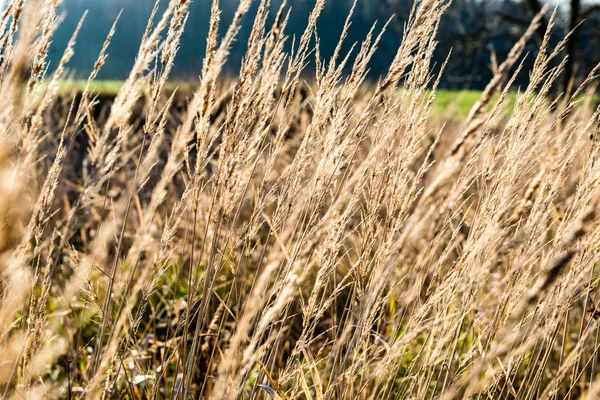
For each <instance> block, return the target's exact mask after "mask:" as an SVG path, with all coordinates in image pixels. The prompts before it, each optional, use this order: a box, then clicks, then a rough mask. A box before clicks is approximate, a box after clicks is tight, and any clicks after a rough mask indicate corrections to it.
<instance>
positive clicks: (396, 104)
mask: <svg viewBox="0 0 600 400" xmlns="http://www.w3.org/2000/svg"><path fill="white" fill-rule="evenodd" d="M189 4H190V2H189V0H171V1H169V2H168V6H167V7H166V9H165V11H164V13H162V14H161V13H159V12H158V10H159V7H158V3H157V7H156V8H155V11H154V13H153V14H152V16H151V18H150V21H149V22H148V27H147V29H146V33H145V34H144V37H143V39H142V42H141V43H140V50H139V54H138V55H137V57H136V61H135V64H134V65H133V67H132V69H131V71H130V75H129V77H128V78H127V79H126V80H125V81H123V82H122V83H121V82H119V83H118V84H113V83H111V84H107V85H106V86H104V87H102V83H95V82H96V81H95V79H96V76H97V74H98V72H99V71H100V70H101V68H102V67H103V66H104V64H105V63H106V62H110V60H109V59H108V50H109V44H110V42H111V39H112V36H113V34H114V31H115V29H117V26H118V25H117V23H116V24H115V26H113V28H112V29H111V31H110V32H107V39H106V42H105V45H104V47H103V49H102V50H101V52H100V54H99V56H98V61H97V62H96V64H95V68H94V71H93V72H92V73H91V75H90V76H89V78H88V79H87V80H86V81H84V82H83V81H82V82H71V83H69V82H67V81H65V79H66V78H65V75H66V70H67V66H68V63H69V60H70V58H71V57H72V54H73V47H74V44H75V42H76V41H77V40H81V38H78V37H77V32H78V30H77V31H76V32H74V35H73V39H72V40H71V42H70V44H69V47H68V48H67V50H66V51H65V54H64V56H63V58H62V60H61V62H60V64H59V65H58V67H57V68H56V69H55V70H54V71H53V72H48V71H47V68H46V61H45V60H46V56H47V49H48V45H49V43H50V41H51V38H52V32H54V28H55V24H56V23H57V22H58V17H57V15H56V7H57V6H58V2H57V1H54V0H37V1H36V0H30V1H29V2H27V3H25V2H23V1H13V2H11V3H10V5H9V7H8V9H7V10H6V12H5V13H4V14H3V16H2V19H1V23H2V24H3V26H4V27H5V29H3V32H4V34H3V35H4V36H2V41H1V42H2V43H3V45H2V47H1V51H2V59H3V62H2V63H1V64H0V99H1V101H2V104H3V105H4V107H3V108H2V110H0V127H1V129H0V142H1V144H2V146H0V190H1V191H0V193H2V195H1V196H0V227H1V229H0V256H1V257H0V258H1V263H0V296H1V297H0V389H1V390H2V392H3V394H4V396H5V397H7V398H22V397H25V398H87V399H97V398H103V399H110V398H130V399H142V398H170V399H187V398H190V397H192V398H207V399H237V398H243V399H246V398H248V399H255V398H261V399H296V398H299V399H317V400H321V399H355V398H364V399H381V398H433V397H435V398H442V399H453V398H494V399H495V398H498V399H504V398H510V399H513V398H514V399H532V398H540V399H548V398H556V397H561V398H562V397H566V396H577V397H579V396H586V395H587V396H589V397H590V398H595V397H597V396H598V393H600V376H599V374H598V371H597V361H598V357H597V349H598V344H597V338H598V334H599V330H598V326H597V318H598V309H597V307H598V299H597V287H598V268H597V263H598V248H600V246H598V241H599V240H600V224H599V222H600V221H599V218H598V215H597V213H598V206H599V201H600V169H599V168H600V166H599V163H598V162H597V158H598V155H599V152H600V146H599V145H598V143H599V142H598V138H597V136H598V135H597V131H598V117H599V115H600V111H599V110H598V109H597V108H594V106H593V101H592V95H591V91H590V89H589V88H593V87H595V81H596V78H597V71H593V72H592V73H591V74H590V76H589V78H588V79H586V80H585V81H584V82H583V83H582V85H581V86H580V87H578V88H577V89H576V90H575V91H574V93H573V95H572V96H570V97H564V98H562V99H561V100H560V101H557V102H553V101H551V96H550V95H551V93H552V88H553V86H554V85H555V82H556V79H557V78H558V77H559V76H560V74H561V72H562V68H563V66H564V63H563V62H561V60H559V59H558V58H559V55H560V54H561V49H562V46H563V44H562V43H561V44H560V45H559V46H558V47H557V48H555V49H552V48H548V44H547V40H546V41H544V42H543V43H542V47H541V49H540V52H539V55H538V56H537V59H536V60H535V63H534V67H533V69H532V70H531V71H530V76H531V82H530V84H529V86H528V87H526V88H521V90H520V91H512V90H511V89H512V83H513V78H514V76H515V75H512V74H513V73H514V74H516V73H518V70H519V66H518V62H519V60H520V58H521V56H522V52H523V50H524V48H525V44H526V43H527V41H528V40H529V39H530V38H531V37H532V35H533V34H534V33H535V32H536V30H537V29H538V27H539V26H540V23H541V19H542V14H540V15H538V16H536V18H535V19H534V20H533V21H532V23H531V25H530V27H529V28H528V29H527V30H526V31H525V33H524V35H523V38H522V39H521V40H520V41H519V42H517V43H515V45H514V47H513V49H512V50H511V52H510V53H509V55H508V57H507V58H506V60H504V61H503V62H502V64H500V65H499V66H498V67H497V68H496V72H495V75H494V78H493V79H492V80H491V81H490V83H489V85H488V86H487V88H486V89H485V90H484V91H483V92H481V93H474V92H467V93H465V94H464V98H462V99H461V100H460V101H459V106H458V109H459V112H456V113H454V114H455V115H453V116H448V118H449V119H450V118H458V119H459V121H458V122H453V123H452V124H448V125H447V126H445V127H443V128H441V129H440V123H439V119H440V116H439V115H440V114H441V115H443V116H446V114H445V113H446V110H440V111H437V109H436V107H440V108H448V109H450V108H451V107H452V106H450V105H448V103H449V102H450V100H448V97H449V95H448V94H447V93H446V92H441V91H438V90H437V82H438V76H436V75H434V74H433V73H432V72H431V70H430V65H431V57H432V54H433V49H434V48H435V45H436V39H435V33H436V29H437V26H438V24H439V19H440V17H441V15H442V14H443V12H444V11H445V9H446V7H447V5H448V4H447V2H446V1H444V0H424V1H421V2H419V3H418V4H417V6H416V7H415V8H414V10H413V13H412V16H411V18H410V19H409V21H408V23H407V25H406V29H405V33H404V36H403V40H402V43H401V45H400V47H399V48H398V50H397V54H396V56H395V58H394V60H393V63H392V64H391V65H390V67H389V71H388V73H387V74H386V75H385V76H383V77H381V79H380V80H379V83H378V84H376V85H372V84H369V83H368V82H366V77H367V74H368V66H369V62H370V61H371V58H372V56H373V55H374V53H375V51H376V48H377V46H378V44H379V40H380V38H381V31H382V30H383V29H385V28H386V26H383V27H378V26H375V27H374V28H373V30H372V32H371V34H369V35H368V36H367V37H366V38H365V40H364V42H362V43H359V44H357V45H356V46H355V49H354V51H352V52H351V53H350V54H344V53H343V52H342V50H341V49H342V46H341V43H342V42H343V41H344V40H345V39H346V34H347V30H348V28H349V26H350V20H351V17H349V18H348V22H347V24H346V25H345V27H344V29H343V31H342V32H340V39H339V40H340V46H338V48H337V50H336V52H335V54H334V56H333V58H331V59H328V60H325V59H323V58H322V57H321V56H320V52H319V46H318V44H319V42H318V40H316V38H318V35H317V31H316V24H317V21H318V20H319V17H320V13H321V10H322V9H323V0H317V1H316V5H315V8H314V10H313V12H312V13H311V15H310V17H309V20H308V21H307V28H306V31H305V32H304V34H303V35H302V36H301V37H298V38H296V39H295V40H294V41H293V51H291V52H287V50H286V49H288V42H289V41H290V39H289V38H288V37H287V36H286V34H285V32H286V25H287V24H288V22H289V20H290V18H293V14H291V13H290V11H289V7H288V6H287V5H286V4H285V3H284V4H283V5H282V6H281V7H280V8H279V9H278V10H277V11H276V14H275V18H274V20H272V21H271V19H270V18H268V17H269V13H270V4H269V2H268V1H267V0H261V1H259V4H258V7H257V14H256V16H255V17H254V22H253V28H252V31H251V34H250V35H249V39H248V43H247V50H246V54H245V57H244V59H243V62H242V64H241V67H240V70H239V76H238V77H237V79H235V80H233V81H231V80H227V79H224V78H222V74H223V71H222V70H223V66H224V64H225V62H226V60H227V57H228V55H229V49H230V47H231V44H232V43H233V42H234V41H235V40H236V38H237V34H238V32H239V27H240V22H241V21H242V19H244V18H248V16H247V15H246V14H247V13H248V11H249V9H250V6H251V1H250V0H242V1H241V2H240V3H239V6H238V9H237V11H236V13H235V14H234V16H233V19H232V20H231V21H221V18H220V15H221V14H220V11H219V3H218V1H217V0H215V1H214V2H213V4H212V9H211V21H210V29H209V32H208V37H207V47H206V56H205V60H204V64H203V67H202V71H199V73H200V78H199V81H198V82H194V83H192V84H191V85H190V88H189V92H190V95H189V99H188V101H187V102H186V104H185V105H184V106H181V105H180V104H179V105H177V104H176V103H178V102H179V101H180V100H179V99H176V92H175V91H173V90H172V89H171V87H170V84H169V83H168V82H169V75H170V72H171V69H172V66H173V63H174V60H175V56H176V54H177V51H178V49H179V40H180V38H181V35H182V34H183V31H184V29H185V26H186V22H187V20H188V6H189ZM544 11H545V10H544ZM553 18H554V16H550V19H549V21H550V23H549V24H548V26H549V28H548V29H552V26H553V20H554V19H553ZM83 23H85V22H84V21H83V20H82V24H83ZM221 24H226V25H227V26H228V29H227V30H226V32H225V34H224V35H223V36H222V37H217V32H218V31H219V26H220V25H221ZM80 26H81V25H80ZM547 37H549V33H548V34H547ZM309 60H313V61H314V63H315V65H316V69H315V74H314V75H315V76H314V79H313V80H312V81H313V82H314V83H313V84H311V85H306V84H304V83H302V81H301V77H302V76H303V74H304V73H305V68H306V66H307V63H308V62H309ZM515 70H516V71H515ZM344 71H349V73H344ZM442 72H443V68H442ZM69 85H71V86H69ZM103 91H112V92H113V100H112V101H111V102H110V103H106V102H102V101H101V96H100V95H99V94H100V93H99V92H103ZM73 92H77V93H76V95H75V96H73V97H72V98H71V97H70V96H69V93H73ZM436 99H437V100H436ZM436 101H438V103H435V102H436ZM140 104H141V106H140ZM435 104H438V105H437V106H436V105H435ZM440 104H441V105H440ZM467 105H468V106H467ZM507 108H509V109H510V110H511V111H510V112H506V109H507ZM467 109H468V110H467ZM443 118H444V117H442V119H443Z"/></svg>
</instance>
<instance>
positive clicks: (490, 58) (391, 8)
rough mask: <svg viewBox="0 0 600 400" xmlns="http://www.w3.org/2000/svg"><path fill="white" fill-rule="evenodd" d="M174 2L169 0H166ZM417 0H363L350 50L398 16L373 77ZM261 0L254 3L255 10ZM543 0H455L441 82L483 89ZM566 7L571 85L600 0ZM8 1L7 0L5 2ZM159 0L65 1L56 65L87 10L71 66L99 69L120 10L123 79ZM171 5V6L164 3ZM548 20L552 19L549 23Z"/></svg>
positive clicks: (184, 68) (592, 39)
mask: <svg viewBox="0 0 600 400" xmlns="http://www.w3.org/2000/svg"><path fill="white" fill-rule="evenodd" d="M0 2H2V0H0ZM162 2H163V3H166V2H167V0H163V1H162ZM220 3H221V8H222V9H223V13H222V19H221V21H222V23H221V25H222V26H221V29H222V31H223V30H224V29H226V27H227V25H228V21H230V20H231V17H232V14H233V12H234V10H235V8H236V6H237V4H238V1H236V0H221V2H220ZM413 3H414V0H358V3H357V8H356V11H355V14H354V17H353V24H352V27H351V29H350V32H349V37H348V39H347V40H346V49H349V46H350V45H351V44H352V43H353V42H360V41H362V39H363V38H364V37H365V35H366V34H367V32H368V30H369V29H370V27H371V26H372V24H373V23H375V22H376V21H379V22H377V24H378V27H379V28H380V27H381V26H382V25H383V22H385V21H386V20H387V19H388V18H390V16H392V15H394V19H393V20H392V23H391V25H390V27H389V28H388V31H387V33H386V35H385V36H384V39H383V42H382V43H381V45H380V46H379V50H378V52H377V55H376V56H375V58H374V59H373V61H372V63H371V66H370V71H371V72H370V78H371V79H372V80H376V79H377V78H378V77H379V76H380V75H381V74H383V73H385V71H386V69H387V67H388V66H389V63H390V61H391V59H392V58H393V56H394V54H395V51H396V49H397V46H398V43H399V41H400V38H401V35H402V29H403V26H404V23H405V21H406V20H407V18H408V16H409V14H410V10H411V8H412V7H413ZM210 4H211V0H194V1H193V2H192V5H191V14H190V18H189V21H188V25H187V28H186V31H185V33H184V36H183V41H182V43H181V50H180V52H179V56H178V59H177V60H176V66H175V69H174V73H173V77H174V78H175V79H177V80H194V79H196V78H197V76H198V74H199V71H200V70H201V64H202V58H203V55H204V54H203V53H204V47H205V36H206V33H207V30H208V20H209V13H210ZM257 4H258V1H254V5H253V10H255V9H256V7H257ZM280 4H281V0H273V1H272V5H271V10H272V16H271V18H274V14H275V13H276V12H277V9H278V7H279V5H280ZM351 4H352V2H351V1H350V0H329V1H328V2H327V6H326V8H325V10H324V12H323V14H322V16H321V19H320V22H319V25H318V30H319V35H320V37H321V54H322V56H323V57H328V56H329V55H330V54H331V53H332V51H333V49H334V47H335V45H336V43H337V41H338V38H339V34H340V31H341V28H342V26H343V24H344V21H345V19H346V16H347V14H348V12H349V10H350V8H351ZM543 4H544V1H543V0H454V1H453V2H452V5H451V6H450V8H449V10H448V11H447V12H446V15H445V16H444V18H443V20H442V23H441V26H440V28H439V36H438V40H439V42H440V44H439V46H438V48H437V50H436V55H435V60H436V64H437V66H439V65H440V64H441V63H442V62H443V61H444V60H445V58H446V56H447V55H448V53H449V52H450V51H451V50H452V57H451V59H450V60H451V61H450V64H449V66H448V68H447V70H446V72H445V73H444V76H443V79H442V82H441V86H442V87H443V88H448V89H481V88H483V87H484V86H485V84H486V83H487V82H489V80H490V78H491V75H492V70H493V65H494V59H497V60H499V62H501V61H502V60H503V58H504V57H505V56H506V54H507V53H508V51H509V50H510V48H511V46H512V45H513V44H514V42H515V41H516V40H518V38H519V37H520V36H521V34H522V33H523V31H524V30H525V29H526V28H527V25H528V24H529V22H530V20H531V18H532V17H533V15H535V13H537V12H538V11H539V10H540V9H541V8H542V6H543ZM552 4H554V5H558V7H559V18H558V24H557V27H556V28H555V30H554V33H553V36H552V45H553V46H554V45H556V43H558V41H560V40H561V39H562V38H563V37H564V35H565V32H568V31H570V30H572V29H574V28H575V27H577V29H576V30H575V31H574V34H573V35H572V37H571V40H570V41H569V42H568V44H567V48H566V51H565V54H568V55H569V62H568V63H567V66H566V71H565V74H564V76H563V78H562V79H561V82H562V84H563V85H566V83H567V82H569V80H570V78H574V79H575V80H576V81H580V80H581V79H583V78H584V77H585V75H586V74H587V73H589V71H590V70H591V69H592V68H593V67H594V66H595V65H596V63H598V62H599V61H600V2H598V1H591V0H590V1H584V0H555V1H554V3H552ZM5 5H6V0H4V6H5ZM153 5H154V0H63V5H62V14H63V15H64V21H63V22H62V24H61V25H60V28H59V30H58V32H57V34H56V36H55V39H54V43H53V46H52V49H51V60H52V64H56V63H57V60H58V59H59V58H60V56H61V54H62V51H63V49H64V48H65V45H66V43H67V41H68V40H69V38H70V36H71V34H72V32H73V30H74V29H75V26H76V24H77V23H78V21H79V19H80V18H81V16H82V15H83V13H84V11H85V10H89V15H88V18H87V20H86V21H85V25H84V27H83V30H82V33H81V35H80V39H79V40H78V43H77V46H76V55H75V58H74V60H73V61H72V62H71V64H70V68H71V71H72V74H73V76H74V77H84V76H85V75H86V74H87V73H89V71H90V70H91V68H92V66H93V65H94V61H95V60H96V57H97V55H98V53H99V51H100V48H101V46H102V43H103V42H104V39H105V37H106V35H107V33H108V31H109V29H110V27H111V25H112V23H113V21H114V20H115V18H116V17H117V15H118V14H119V12H120V11H121V10H123V15H122V18H121V20H120V21H119V24H118V26H117V33H116V35H115V38H114V39H113V41H112V45H111V47H110V50H109V53H110V55H109V60H108V63H107V65H106V66H105V67H104V69H103V70H102V72H101V75H100V77H99V78H100V79H114V80H118V79H123V78H124V77H126V76H127V73H128V71H129V69H130V67H131V65H132V64H133V60H134V57H135V55H136V54H137V51H138V47H139V43H140V39H141V36H142V34H143V31H144V29H145V27H146V23H147V20H148V17H149V15H150V12H151V10H152V7H153ZM313 5H314V0H290V1H288V6H289V7H291V8H292V11H293V12H292V17H291V18H290V23H289V26H288V28H287V35H288V36H289V37H290V40H289V43H291V37H292V36H294V35H296V36H298V35H300V34H301V33H302V31H303V29H304V26H305V24H306V20H307V17H308V14H309V12H310V10H311V9H312V7H313ZM163 6H164V5H163ZM244 22H245V24H244V26H243V29H242V32H241V35H240V37H239V40H238V41H237V43H236V45H235V46H234V48H233V49H232V55H231V58H230V62H229V64H228V66H227V73H229V74H232V75H233V74H235V72H236V67H237V66H238V65H239V62H240V60H241V58H242V56H243V50H244V48H245V43H246V41H247V35H248V33H249V30H250V24H251V23H252V16H251V15H249V16H246V18H245V21H244ZM545 23H547V20H546V21H545ZM544 31H545V26H542V27H541V28H540V30H539V32H538V35H537V36H536V37H535V39H534V40H532V41H531V42H530V43H529V44H528V45H529V49H528V50H529V55H528V56H527V57H526V60H525V63H526V65H525V68H524V69H523V71H525V72H523V73H522V74H521V76H520V77H519V79H518V82H517V83H518V84H524V83H526V82H527V78H528V76H527V70H528V68H527V67H528V65H527V63H528V62H532V60H533V59H534V58H535V53H536V52H537V48H538V46H539V43H540V42H541V38H542V36H543V32H544Z"/></svg>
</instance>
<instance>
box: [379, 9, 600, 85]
mask: <svg viewBox="0 0 600 400" xmlns="http://www.w3.org/2000/svg"><path fill="white" fill-rule="evenodd" d="M544 3H545V2H544V1H542V0H497V1H480V0H454V1H453V2H452V4H451V5H450V8H449V10H448V12H447V13H446V15H445V16H444V18H443V20H442V23H441V26H440V41H441V44H440V52H441V53H444V52H447V51H449V50H450V49H451V48H452V50H453V58H452V62H451V65H450V70H449V71H448V73H447V74H448V77H447V80H446V81H445V84H446V85H447V86H452V87H460V86H464V87H473V88H480V87H481V86H482V85H484V84H485V82H487V81H488V80H489V78H490V77H491V70H490V64H491V61H492V54H495V55H496V56H497V58H499V59H501V58H502V57H503V56H505V55H506V54H507V53H508V51H509V49H510V47H511V46H512V44H513V43H514V42H515V41H516V40H518V39H519V37H520V36H521V34H522V33H523V32H524V30H525V29H526V28H527V26H528V25H529V23H530V21H531V19H532V18H533V16H535V15H536V14H538V13H539V12H541V11H542V9H543V7H544ZM412 6H413V1H403V0H382V2H381V8H380V15H382V16H383V15H386V14H387V13H389V12H390V10H393V11H394V12H396V13H397V14H398V15H399V19H398V21H397V23H396V25H395V26H396V31H397V32H396V33H397V34H399V33H400V28H401V26H402V23H403V21H404V20H405V19H406V18H408V15H409V13H410V9H411V7H412ZM551 11H552V10H550V12H551ZM549 16H550V15H546V16H545V18H544V19H543V20H542V23H541V25H540V27H539V29H538V30H537V40H536V41H535V42H533V43H530V44H529V46H530V48H529V49H528V53H529V60H530V62H532V61H533V58H534V57H535V54H536V52H537V49H538V46H539V44H540V43H541V40H542V39H543V37H544V35H545V32H546V30H547V28H548V23H549V21H548V18H549ZM599 23H600V3H591V4H590V3H586V2H582V0H569V1H565V2H562V3H561V5H560V8H559V9H558V17H557V20H556V25H555V27H554V29H553V33H552V36H551V43H550V45H551V46H556V45H557V43H558V42H559V41H560V40H562V39H564V38H565V37H567V38H568V40H567V41H566V44H565V49H564V52H563V56H566V57H567V61H566V64H565V70H564V73H563V75H562V79H561V82H560V87H559V88H557V90H560V91H565V90H567V89H568V88H569V87H570V86H569V85H570V84H571V85H572V84H573V83H575V84H576V83H577V82H579V81H581V80H582V79H583V78H584V77H585V75H586V74H587V73H589V71H590V70H591V69H592V68H593V67H594V66H595V65H596V64H597V63H598V62H600V25H599ZM568 32H571V34H570V35H567V33H568ZM442 56H443V54H439V57H440V58H441V57H442ZM524 71H525V72H523V74H522V76H521V77H520V79H519V80H518V82H519V83H522V84H524V83H526V81H527V72H526V71H527V68H525V69H524Z"/></svg>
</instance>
